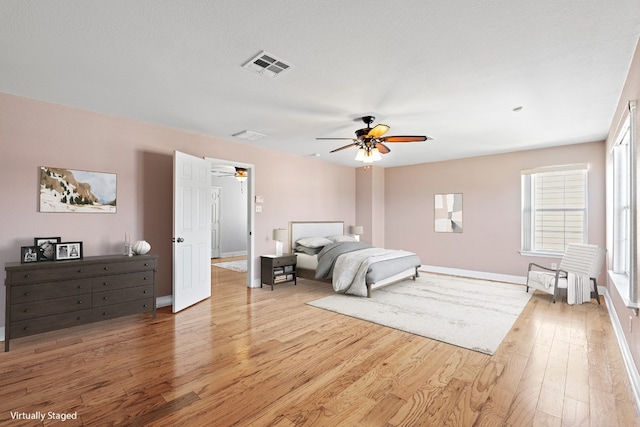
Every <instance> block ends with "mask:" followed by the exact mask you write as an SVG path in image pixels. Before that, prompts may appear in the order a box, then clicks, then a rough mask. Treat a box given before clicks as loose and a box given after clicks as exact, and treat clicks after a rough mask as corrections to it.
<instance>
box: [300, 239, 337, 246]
mask: <svg viewBox="0 0 640 427" xmlns="http://www.w3.org/2000/svg"><path fill="white" fill-rule="evenodd" d="M296 243H297V244H298V245H300V246H304V247H306V248H321V247H323V246H325V245H328V244H329V243H333V242H332V241H331V240H329V239H327V238H326V237H303V238H302V239H298V240H297V241H296Z"/></svg>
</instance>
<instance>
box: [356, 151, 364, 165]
mask: <svg viewBox="0 0 640 427" xmlns="http://www.w3.org/2000/svg"><path fill="white" fill-rule="evenodd" d="M365 157H366V154H365V151H364V148H359V149H358V153H357V154H356V161H358V162H362V161H364V159H365Z"/></svg>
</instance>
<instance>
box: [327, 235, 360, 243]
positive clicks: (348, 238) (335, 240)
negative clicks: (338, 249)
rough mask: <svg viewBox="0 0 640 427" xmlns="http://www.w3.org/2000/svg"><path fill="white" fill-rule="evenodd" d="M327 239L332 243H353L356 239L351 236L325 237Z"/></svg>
mask: <svg viewBox="0 0 640 427" xmlns="http://www.w3.org/2000/svg"><path fill="white" fill-rule="evenodd" d="M327 239H329V240H331V241H332V242H333V243H340V242H355V241H356V239H355V237H353V236H346V235H345V236H342V235H339V236H329V237H327Z"/></svg>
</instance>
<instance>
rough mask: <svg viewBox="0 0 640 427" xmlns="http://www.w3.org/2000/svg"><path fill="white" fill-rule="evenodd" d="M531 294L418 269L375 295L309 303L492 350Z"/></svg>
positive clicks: (521, 288) (512, 286)
mask: <svg viewBox="0 0 640 427" xmlns="http://www.w3.org/2000/svg"><path fill="white" fill-rule="evenodd" d="M532 294H533V292H532V293H527V292H525V288H524V286H522V285H515V284H511V283H504V282H494V281H489V280H479V279H471V278H464V277H458V276H447V275H442V274H433V273H426V272H420V277H418V278H417V279H416V281H413V280H410V279H409V280H405V281H402V282H399V283H397V284H394V285H390V286H387V287H384V288H380V289H376V290H373V291H372V293H371V298H363V297H356V296H351V295H344V294H335V295H331V296H328V297H325V298H321V299H319V300H315V301H312V302H309V303H308V304H309V305H312V306H314V307H318V308H322V309H325V310H330V311H334V312H336V313H340V314H345V315H347V316H351V317H356V318H358V319H362V320H366V321H369V322H373V323H377V324H379V325H384V326H388V327H391V328H395V329H399V330H401V331H405V332H409V333H412V334H416V335H420V336H423V337H427V338H431V339H434V340H438V341H443V342H446V343H449V344H453V345H456V346H458V347H464V348H467V349H469V350H473V351H477V352H480V353H485V354H490V355H491V354H494V353H495V352H496V350H497V349H498V346H500V343H501V342H502V340H503V339H504V337H505V336H506V335H507V333H508V332H509V330H510V329H511V327H512V326H513V324H514V322H515V321H516V319H517V318H518V316H519V315H520V313H521V312H522V310H523V309H524V307H525V306H526V305H527V302H528V301H529V298H531V295H532Z"/></svg>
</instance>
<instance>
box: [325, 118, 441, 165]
mask: <svg viewBox="0 0 640 427" xmlns="http://www.w3.org/2000/svg"><path fill="white" fill-rule="evenodd" d="M375 119H376V118H375V117H373V116H364V117H362V121H363V122H364V123H365V124H366V125H367V127H366V128H362V129H358V130H357V131H356V137H355V138H316V139H317V140H347V139H348V140H351V141H353V142H352V143H351V144H349V145H345V146H344V147H340V148H336V149H335V150H331V151H330V152H331V153H335V152H336V151H340V150H344V149H345V148H350V147H356V148H358V154H357V156H356V160H359V161H363V162H364V163H373V162H374V161H376V160H380V159H381V158H382V157H381V156H380V154H387V153H388V152H390V151H391V149H390V148H389V147H387V146H386V144H388V143H395V142H421V141H426V140H430V139H433V138H431V137H429V136H426V135H398V136H382V135H384V134H385V133H386V132H387V131H388V130H389V126H387V125H383V124H377V125H375V126H374V127H373V128H372V127H371V124H372V123H373V121H374V120H375Z"/></svg>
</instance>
